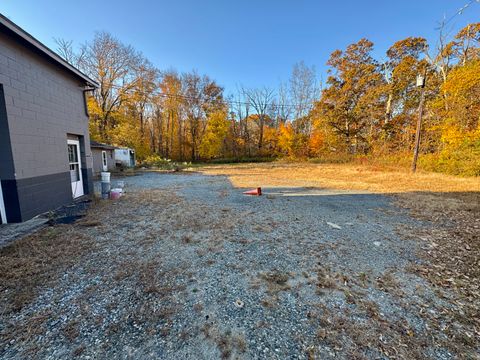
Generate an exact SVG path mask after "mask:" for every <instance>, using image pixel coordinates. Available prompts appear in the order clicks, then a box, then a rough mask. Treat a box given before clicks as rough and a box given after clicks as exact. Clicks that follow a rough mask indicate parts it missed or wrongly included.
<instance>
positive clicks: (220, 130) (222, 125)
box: [199, 111, 230, 159]
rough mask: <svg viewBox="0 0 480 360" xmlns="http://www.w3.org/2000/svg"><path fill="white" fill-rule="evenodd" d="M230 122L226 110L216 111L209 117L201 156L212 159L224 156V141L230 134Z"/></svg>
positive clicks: (201, 146)
mask: <svg viewBox="0 0 480 360" xmlns="http://www.w3.org/2000/svg"><path fill="white" fill-rule="evenodd" d="M229 126H230V123H229V121H228V118H227V114H226V112H225V111H215V112H213V113H211V114H210V115H209V117H208V119H207V127H206V130H205V134H204V136H203V138H202V142H201V143H200V147H199V152H200V156H201V157H202V158H205V159H212V158H216V157H220V156H223V150H224V141H225V137H226V136H227V135H228V129H229Z"/></svg>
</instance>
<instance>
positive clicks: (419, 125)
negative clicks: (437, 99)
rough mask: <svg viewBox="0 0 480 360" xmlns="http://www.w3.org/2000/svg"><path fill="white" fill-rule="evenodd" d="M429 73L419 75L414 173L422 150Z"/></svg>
mask: <svg viewBox="0 0 480 360" xmlns="http://www.w3.org/2000/svg"><path fill="white" fill-rule="evenodd" d="M426 77H427V71H425V74H424V75H417V87H419V88H420V105H419V107H418V119H417V132H416V133H415V149H414V150H413V162H412V172H415V171H416V170H417V160H418V151H419V148H420V135H421V131H422V118H423V102H424V100H425V83H426Z"/></svg>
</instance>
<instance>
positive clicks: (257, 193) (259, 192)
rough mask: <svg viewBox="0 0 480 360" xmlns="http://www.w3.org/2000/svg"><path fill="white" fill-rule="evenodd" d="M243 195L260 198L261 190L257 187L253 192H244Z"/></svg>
mask: <svg viewBox="0 0 480 360" xmlns="http://www.w3.org/2000/svg"><path fill="white" fill-rule="evenodd" d="M243 193H244V194H245V195H253V196H261V195H262V188H260V187H258V188H256V189H254V190H248V191H244V192H243Z"/></svg>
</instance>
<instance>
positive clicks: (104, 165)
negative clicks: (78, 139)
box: [102, 151, 108, 171]
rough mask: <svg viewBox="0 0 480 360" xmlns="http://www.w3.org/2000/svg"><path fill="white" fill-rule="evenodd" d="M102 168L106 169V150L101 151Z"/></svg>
mask: <svg viewBox="0 0 480 360" xmlns="http://www.w3.org/2000/svg"><path fill="white" fill-rule="evenodd" d="M102 168H103V171H107V170H108V163H107V152H106V151H102Z"/></svg>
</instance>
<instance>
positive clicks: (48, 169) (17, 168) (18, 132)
mask: <svg viewBox="0 0 480 360" xmlns="http://www.w3.org/2000/svg"><path fill="white" fill-rule="evenodd" d="M0 84H3V90H4V98H5V107H6V115H7V121H8V129H9V134H10V143H11V150H12V159H13V168H14V174H11V176H10V178H9V177H8V175H6V176H5V174H4V175H3V177H2V179H1V180H2V183H3V181H4V180H9V181H10V182H9V184H10V185H9V186H10V187H11V186H12V185H11V184H12V181H13V182H14V183H15V184H16V187H17V191H18V199H19V202H20V204H19V208H20V209H21V220H26V219H28V218H30V217H32V216H34V215H36V214H38V213H39V212H42V211H45V210H48V209H49V208H55V207H57V206H60V205H62V204H65V203H67V202H69V201H71V200H72V194H71V191H70V192H68V189H69V188H70V182H69V177H68V176H66V174H68V172H69V167H68V153H67V134H72V135H76V136H77V137H78V138H79V140H80V143H81V144H80V147H81V152H82V156H83V158H82V167H83V171H84V172H85V173H86V174H91V172H92V163H93V162H92V154H91V150H90V138H89V134H88V116H87V115H86V113H85V105H84V98H83V82H82V80H81V79H77V78H76V76H74V75H73V74H71V73H70V72H68V71H67V70H65V69H64V68H62V67H61V66H60V65H58V64H54V63H52V62H50V61H49V60H47V59H45V58H44V57H43V56H42V55H40V54H38V53H37V52H35V51H34V49H31V48H30V47H27V46H25V44H23V43H22V42H21V41H19V40H18V39H16V38H13V37H10V35H8V34H6V33H3V32H0ZM2 161H3V158H2ZM35 179H37V180H38V181H37V180H35ZM89 182H90V184H89ZM84 187H85V193H88V192H89V190H90V188H91V179H87V181H86V184H84ZM55 189H59V190H60V189H61V191H59V192H58V194H54V190H55ZM52 195H54V196H52ZM8 211H9V210H8V209H7V216H8ZM17 220H18V221H19V219H16V221H17ZM9 221H10V220H9Z"/></svg>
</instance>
